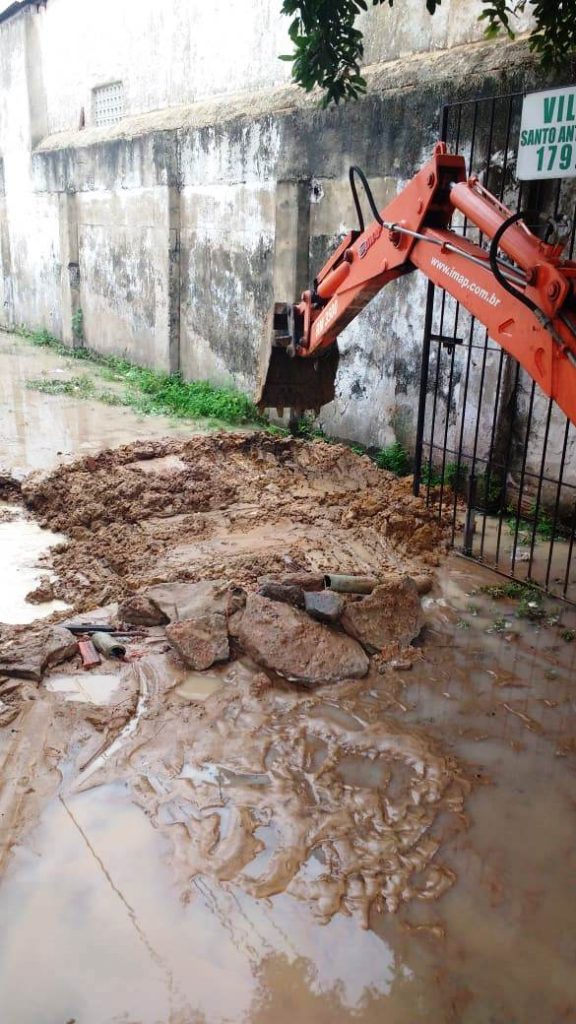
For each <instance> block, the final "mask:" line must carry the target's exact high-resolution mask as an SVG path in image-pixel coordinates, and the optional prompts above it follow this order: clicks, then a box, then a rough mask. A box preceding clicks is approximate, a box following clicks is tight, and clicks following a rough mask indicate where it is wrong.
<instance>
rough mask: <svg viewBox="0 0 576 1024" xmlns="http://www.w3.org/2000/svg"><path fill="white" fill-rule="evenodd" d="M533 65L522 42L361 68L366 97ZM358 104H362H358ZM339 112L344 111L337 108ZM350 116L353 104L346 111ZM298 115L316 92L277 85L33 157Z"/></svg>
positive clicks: (56, 144) (127, 121) (160, 113)
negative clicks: (145, 137) (154, 135)
mask: <svg viewBox="0 0 576 1024" xmlns="http://www.w3.org/2000/svg"><path fill="white" fill-rule="evenodd" d="M530 65H532V66H533V69H534V76H535V82H536V80H537V77H538V72H537V64H536V62H535V60H534V58H533V57H532V56H531V55H530V51H529V49H528V45H527V43H526V41H525V40H521V41H517V42H514V43H510V42H507V41H504V40H500V41H497V42H496V43H494V42H490V43H486V42H481V43H468V44H465V45H462V46H458V47H454V48H452V49H450V50H442V51H432V52H428V53H423V54H422V53H420V54H414V55H411V56H409V57H403V58H401V59H399V60H393V61H388V62H386V63H384V64H373V65H370V66H369V67H367V68H365V69H364V74H365V77H366V80H367V83H368V96H384V95H385V94H386V93H397V92H399V91H402V90H414V89H419V90H421V89H426V88H429V87H433V86H437V87H438V88H439V89H441V88H443V89H444V90H445V91H446V94H447V98H450V99H452V98H455V97H454V96H453V85H452V83H453V82H454V81H456V80H460V81H462V80H465V81H466V83H467V86H466V91H467V92H471V93H473V91H474V86H475V83H477V82H479V81H485V80H486V78H487V77H489V76H490V75H491V74H494V75H498V77H499V81H500V86H501V82H502V75H503V74H505V75H506V76H507V78H509V79H510V81H512V80H513V78H514V75H515V74H517V75H520V74H521V73H524V75H525V73H526V68H527V66H530ZM361 102H362V101H361ZM338 109H339V111H341V110H342V109H344V108H338ZM345 109H346V110H347V111H349V114H350V117H351V118H353V117H354V111H355V105H354V104H349V105H348V107H346V108H345ZM297 111H302V112H305V111H307V112H309V113H310V114H314V113H320V112H324V111H323V109H322V108H321V107H320V105H319V99H318V94H317V93H316V92H314V93H312V94H306V93H305V92H304V91H303V90H301V89H300V88H298V87H297V86H293V85H289V86H280V87H276V88H271V89H267V90H261V91H260V92H258V93H243V94H239V95H236V96H227V97H223V98H221V99H216V100H212V101H210V102H202V103H195V104H192V105H189V106H182V107H167V108H164V109H162V110H156V111H151V112H149V113H146V114H140V115H133V116H131V117H125V118H122V120H121V121H119V122H118V123H117V124H116V125H112V126H110V127H107V128H85V129H83V130H78V131H73V132H70V131H68V132H57V133H54V134H52V135H48V136H46V137H45V138H44V139H42V141H41V142H40V143H39V144H38V145H37V146H36V147H35V150H34V153H35V154H36V155H42V154H44V153H49V152H55V151H59V150H60V151H62V150H69V149H74V150H78V149H87V148H90V147H94V146H99V145H102V144H106V143H110V142H114V141H116V142H119V141H132V140H134V139H136V138H140V137H143V136H146V135H150V134H156V135H157V134H158V133H166V134H168V135H170V133H173V132H182V131H184V132H185V131H187V130H195V129H201V128H209V127H216V126H218V125H225V124H227V123H230V122H233V121H239V120H244V121H251V122H253V121H255V120H258V119H261V118H265V117H271V116H273V117H281V116H282V115H286V114H293V113H295V112H297Z"/></svg>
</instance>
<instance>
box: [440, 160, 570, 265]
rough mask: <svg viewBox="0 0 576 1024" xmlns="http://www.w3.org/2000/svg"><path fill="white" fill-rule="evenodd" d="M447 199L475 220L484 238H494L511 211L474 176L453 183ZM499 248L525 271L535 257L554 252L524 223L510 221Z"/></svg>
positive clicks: (551, 247) (510, 214)
mask: <svg viewBox="0 0 576 1024" xmlns="http://www.w3.org/2000/svg"><path fill="white" fill-rule="evenodd" d="M450 202H451V203H452V205H453V206H455V207H456V209H457V210H460V211H461V212H462V213H463V214H465V216H466V217H468V219H469V220H471V221H472V223H473V224H476V226H477V227H479V228H480V230H481V231H482V232H483V233H484V234H485V235H486V236H487V238H494V235H495V234H496V232H497V230H498V228H499V227H500V226H501V225H502V224H503V222H504V221H505V220H507V219H508V218H509V217H511V216H512V213H511V211H510V210H508V209H507V207H506V206H504V205H503V204H502V203H500V202H499V201H498V200H497V199H496V198H495V196H493V195H491V194H490V193H489V192H487V191H486V189H484V188H482V186H481V185H480V184H479V183H478V182H477V181H476V179H475V178H470V179H469V180H468V181H460V182H458V184H457V185H453V186H452V188H451V189H450ZM499 248H500V249H502V250H503V252H505V253H507V255H508V256H510V258H511V259H513V260H514V262H515V263H517V264H518V266H519V267H522V269H523V270H527V271H529V270H531V269H532V268H533V267H534V263H535V261H537V260H538V258H540V259H545V260H548V261H549V260H551V259H553V258H554V256H555V255H556V250H555V248H554V246H552V245H547V243H546V242H542V241H541V240H540V239H539V238H537V237H536V236H535V235H533V234H532V232H531V231H529V230H528V228H527V227H526V226H525V225H524V224H511V225H510V227H509V228H507V229H506V231H505V233H504V234H503V235H502V239H501V241H500V244H499Z"/></svg>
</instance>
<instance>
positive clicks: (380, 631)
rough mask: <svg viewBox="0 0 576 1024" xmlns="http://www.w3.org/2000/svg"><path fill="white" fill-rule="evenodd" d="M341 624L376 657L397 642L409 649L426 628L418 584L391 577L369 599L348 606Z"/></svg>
mask: <svg viewBox="0 0 576 1024" xmlns="http://www.w3.org/2000/svg"><path fill="white" fill-rule="evenodd" d="M340 623H341V625H342V628H343V629H345V630H346V632H347V633H349V634H350V636H353V637H354V638H355V639H356V640H359V641H360V643H361V644H362V645H363V647H365V649H366V650H367V651H369V652H370V653H372V654H375V653H376V652H377V651H380V650H381V649H382V648H383V647H384V646H385V645H386V644H388V643H391V642H394V641H395V642H397V643H398V644H399V645H400V647H406V646H407V645H408V644H410V643H411V642H412V640H414V639H415V638H416V637H417V636H418V634H419V632H420V630H421V629H422V626H423V625H424V617H423V614H422V608H421V606H420V597H419V595H418V588H417V586H416V584H415V582H414V580H413V579H412V578H411V577H410V576H402V577H397V576H390V577H389V578H388V579H384V580H382V581H380V583H379V585H378V586H377V587H376V589H375V590H374V591H373V592H372V593H371V594H369V595H368V596H367V597H364V598H362V600H360V601H354V602H352V603H351V604H348V605H347V606H346V609H345V610H344V613H343V615H342V618H341V619H340Z"/></svg>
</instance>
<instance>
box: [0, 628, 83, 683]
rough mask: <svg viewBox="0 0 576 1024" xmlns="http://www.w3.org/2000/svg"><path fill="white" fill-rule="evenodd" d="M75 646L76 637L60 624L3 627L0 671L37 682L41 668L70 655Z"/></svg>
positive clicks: (40, 676) (55, 663)
mask: <svg viewBox="0 0 576 1024" xmlns="http://www.w3.org/2000/svg"><path fill="white" fill-rule="evenodd" d="M77 649H78V643H77V640H76V637H75V636H74V635H73V634H72V633H70V631H69V630H68V629H65V628H64V627H63V626H43V627H36V628H34V629H32V630H30V629H27V630H26V631H22V627H15V628H13V629H7V630H5V631H4V632H3V634H2V638H1V640H0V673H1V674H3V675H7V676H12V677H15V678H16V679H32V680H33V681H34V682H40V680H41V679H42V675H43V673H44V671H45V669H47V668H48V667H49V666H51V665H59V664H60V662H62V661H66V660H67V658H72V657H73V656H74V654H76V651H77Z"/></svg>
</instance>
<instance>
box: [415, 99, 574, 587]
mask: <svg viewBox="0 0 576 1024" xmlns="http://www.w3.org/2000/svg"><path fill="white" fill-rule="evenodd" d="M522 99H523V96H522V93H511V94H508V95H505V96H487V97H480V98H478V99H475V100H466V101H462V102H455V103H450V104H446V105H445V106H444V107H443V109H442V117H441V137H442V139H443V141H444V142H446V143H447V145H448V149H449V151H450V152H456V153H461V154H462V155H464V157H465V159H466V164H467V167H468V171H469V173H470V174H475V175H477V176H478V178H479V179H480V181H482V182H483V184H484V185H485V187H486V188H488V189H489V190H490V191H491V192H492V193H493V194H494V195H496V196H497V197H498V198H499V199H500V200H501V201H502V202H503V203H504V204H505V205H506V206H507V207H509V208H510V209H512V210H515V211H519V210H530V211H537V215H536V216H534V217H530V221H531V222H532V221H534V223H531V227H532V230H534V231H536V232H538V231H539V230H540V229H541V228H542V230H544V228H545V224H546V220H547V219H548V218H553V219H554V220H555V221H558V220H559V219H563V220H564V221H566V220H568V221H569V225H568V243H567V247H566V254H567V255H568V256H569V257H571V256H573V253H574V247H575V243H576V187H575V183H572V184H570V182H568V183H565V182H563V181H561V180H556V181H539V182H533V183H531V182H524V183H520V182H517V181H516V179H515V161H516V150H517V143H518V136H519V128H520V117H521V109H522ZM453 227H454V230H456V231H458V233H461V234H462V235H464V236H466V235H468V236H472V237H474V238H476V237H477V236H478V234H479V244H482V235H481V233H478V229H477V228H475V226H474V225H472V224H469V223H468V221H467V220H466V219H465V218H459V217H457V216H456V217H455V223H454V225H453ZM474 232H476V234H474ZM480 332H482V333H480ZM414 491H415V493H416V494H418V493H422V494H424V495H425V498H426V502H427V504H428V505H430V506H432V507H434V508H435V509H436V511H437V514H438V518H439V519H440V520H442V521H443V522H444V523H448V524H449V526H450V530H451V537H452V543H453V545H454V546H455V547H456V548H457V549H459V550H461V551H462V553H464V554H466V555H467V556H469V557H471V558H473V559H475V560H477V561H481V562H483V563H484V564H486V565H489V566H491V567H492V568H493V569H495V570H496V572H498V573H500V574H501V575H504V576H507V577H509V578H513V579H519V580H527V581H529V582H531V583H533V584H535V585H537V586H539V587H542V588H543V589H544V590H546V591H548V592H549V593H550V594H553V595H554V596H555V597H558V598H562V599H564V600H566V601H570V602H571V603H575V604H576V557H574V558H573V555H574V549H575V548H576V429H575V428H574V426H573V425H571V424H570V422H569V420H567V419H566V417H565V416H564V415H563V414H562V413H561V412H560V410H559V409H558V408H557V407H556V406H555V405H554V403H553V402H551V401H550V400H549V399H547V398H546V396H545V395H544V394H543V393H542V392H541V391H540V389H539V388H538V387H537V386H536V385H535V384H534V382H533V381H532V380H531V379H530V378H529V376H528V375H527V374H526V373H525V371H524V370H523V369H522V367H521V366H520V364H519V363H518V362H517V361H516V360H514V359H513V358H512V357H511V356H509V355H508V354H507V353H506V352H505V351H504V350H503V349H502V348H500V346H498V345H497V344H496V343H495V342H493V341H492V340H491V339H489V338H488V335H487V333H486V332H485V330H484V328H483V327H482V325H480V324H478V323H477V322H476V321H475V320H474V318H473V317H471V316H470V315H469V314H468V312H467V311H466V310H465V309H463V308H462V307H461V306H460V305H459V303H457V302H456V301H455V300H454V299H453V298H452V297H451V296H449V295H448V294H447V293H446V292H445V291H443V289H440V288H438V287H435V286H434V285H432V284H430V285H429V286H428V294H427V301H426V313H425V323H424V339H423V352H422V367H421V379H420V398H419V405H418V417H417V443H416V459H415V473H414Z"/></svg>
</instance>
